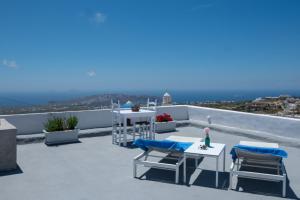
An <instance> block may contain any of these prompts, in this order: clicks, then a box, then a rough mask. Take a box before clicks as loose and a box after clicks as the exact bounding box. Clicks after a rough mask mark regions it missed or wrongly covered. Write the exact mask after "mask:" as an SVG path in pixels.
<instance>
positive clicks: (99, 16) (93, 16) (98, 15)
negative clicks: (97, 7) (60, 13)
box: [79, 9, 107, 24]
mask: <svg viewBox="0 0 300 200" xmlns="http://www.w3.org/2000/svg"><path fill="white" fill-rule="evenodd" d="M79 15H80V17H84V18H86V19H87V20H89V21H90V23H93V24H102V23H104V22H105V21H106V18H107V17H106V15H105V14H104V13H102V12H100V11H91V10H90V9H86V10H85V11H83V12H81V13H80V14H79Z"/></svg>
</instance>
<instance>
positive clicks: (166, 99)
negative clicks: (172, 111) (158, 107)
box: [162, 92, 172, 105]
mask: <svg viewBox="0 0 300 200" xmlns="http://www.w3.org/2000/svg"><path fill="white" fill-rule="evenodd" d="M171 104H172V97H171V95H170V94H169V93H168V92H166V93H165V94H164V96H163V100H162V105H171Z"/></svg>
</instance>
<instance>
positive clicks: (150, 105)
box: [135, 98, 157, 139]
mask: <svg viewBox="0 0 300 200" xmlns="http://www.w3.org/2000/svg"><path fill="white" fill-rule="evenodd" d="M156 106H157V99H155V100H154V101H150V99H149V98H148V99H147V107H146V110H151V111H155V112H156ZM135 125H136V127H137V129H138V135H139V136H140V138H142V139H151V134H150V130H151V127H150V126H153V127H152V131H153V132H154V133H155V126H154V125H153V124H151V119H149V118H140V119H139V120H138V121H137V122H135ZM153 139H154V138H153Z"/></svg>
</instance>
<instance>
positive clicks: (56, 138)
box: [43, 129, 79, 145]
mask: <svg viewBox="0 0 300 200" xmlns="http://www.w3.org/2000/svg"><path fill="white" fill-rule="evenodd" d="M43 132H44V133H45V144H47V145H52V144H63V143H71V142H78V132H79V129H74V130H66V131H55V132H47V131H46V130H43Z"/></svg>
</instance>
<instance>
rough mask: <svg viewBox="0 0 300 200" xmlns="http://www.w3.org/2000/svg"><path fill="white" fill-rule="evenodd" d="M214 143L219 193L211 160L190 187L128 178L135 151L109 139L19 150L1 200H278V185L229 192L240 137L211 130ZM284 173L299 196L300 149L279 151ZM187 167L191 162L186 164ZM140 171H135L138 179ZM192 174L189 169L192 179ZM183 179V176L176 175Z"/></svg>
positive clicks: (248, 185) (151, 174) (159, 173)
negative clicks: (222, 153) (222, 168)
mask: <svg viewBox="0 0 300 200" xmlns="http://www.w3.org/2000/svg"><path fill="white" fill-rule="evenodd" d="M171 134H174V135H188V136H203V134H202V130H201V129H199V128H195V127H182V128H178V131H177V132H173V133H168V134H160V135H159V136H158V138H165V137H167V136H169V135H171ZM211 135H212V140H213V142H220V143H225V144H227V152H226V155H227V159H226V172H225V173H222V174H221V176H220V188H219V189H216V188H214V180H215V174H214V172H213V171H210V170H213V169H214V167H215V163H214V162H215V161H214V160H210V159H209V158H206V159H204V160H203V161H202V163H201V165H202V167H203V168H206V169H207V170H202V171H201V170H197V171H196V172H195V173H194V174H193V176H192V177H191V179H190V184H191V185H190V186H186V185H183V184H182V182H181V183H180V184H178V185H176V184H174V172H169V171H163V170H150V171H148V172H147V173H146V175H145V176H143V177H141V179H135V178H132V158H133V157H134V156H136V155H137V154H139V153H140V152H141V150H140V149H132V148H124V147H119V146H115V145H112V144H111V136H103V137H94V138H85V139H81V143H76V144H69V145H61V146H53V147H47V146H45V145H44V144H43V143H37V144H28V145H19V146H18V164H19V166H20V170H19V173H14V174H3V173H2V174H0V199H1V200H17V199H18V200H20V199H24V200H48V199H49V200H50V199H51V200H53V199H55V200H66V199H70V200H95V199H105V200H109V199H113V200H117V199H130V200H135V199H143V200H147V199H149V200H150V199H151V200H153V199H162V200H167V199H170V200H177V199H178V200H183V199H185V200H192V199H197V200H199V199H204V198H205V199H222V200H224V199H274V198H275V199H276V198H278V199H281V197H280V195H281V183H274V182H265V181H256V180H249V179H246V180H240V181H239V185H238V186H239V191H232V190H228V189H227V188H228V168H229V166H230V162H231V159H230V154H229V151H230V149H231V147H232V146H233V145H234V144H236V143H238V142H239V141H240V140H253V139H249V138H245V137H241V136H234V135H229V134H226V133H221V132H216V131H212V134H211ZM284 148H285V149H286V150H287V151H288V153H289V158H288V159H287V160H286V162H285V163H286V169H287V173H288V178H289V181H288V186H287V198H288V199H298V197H300V176H299V165H300V160H299V158H300V149H297V148H289V147H284ZM190 166H192V163H190ZM143 172H145V170H143V168H140V170H139V174H142V173H143ZM191 172H192V169H191V168H190V173H189V174H191ZM180 177H181V180H182V173H181V176H180Z"/></svg>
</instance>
